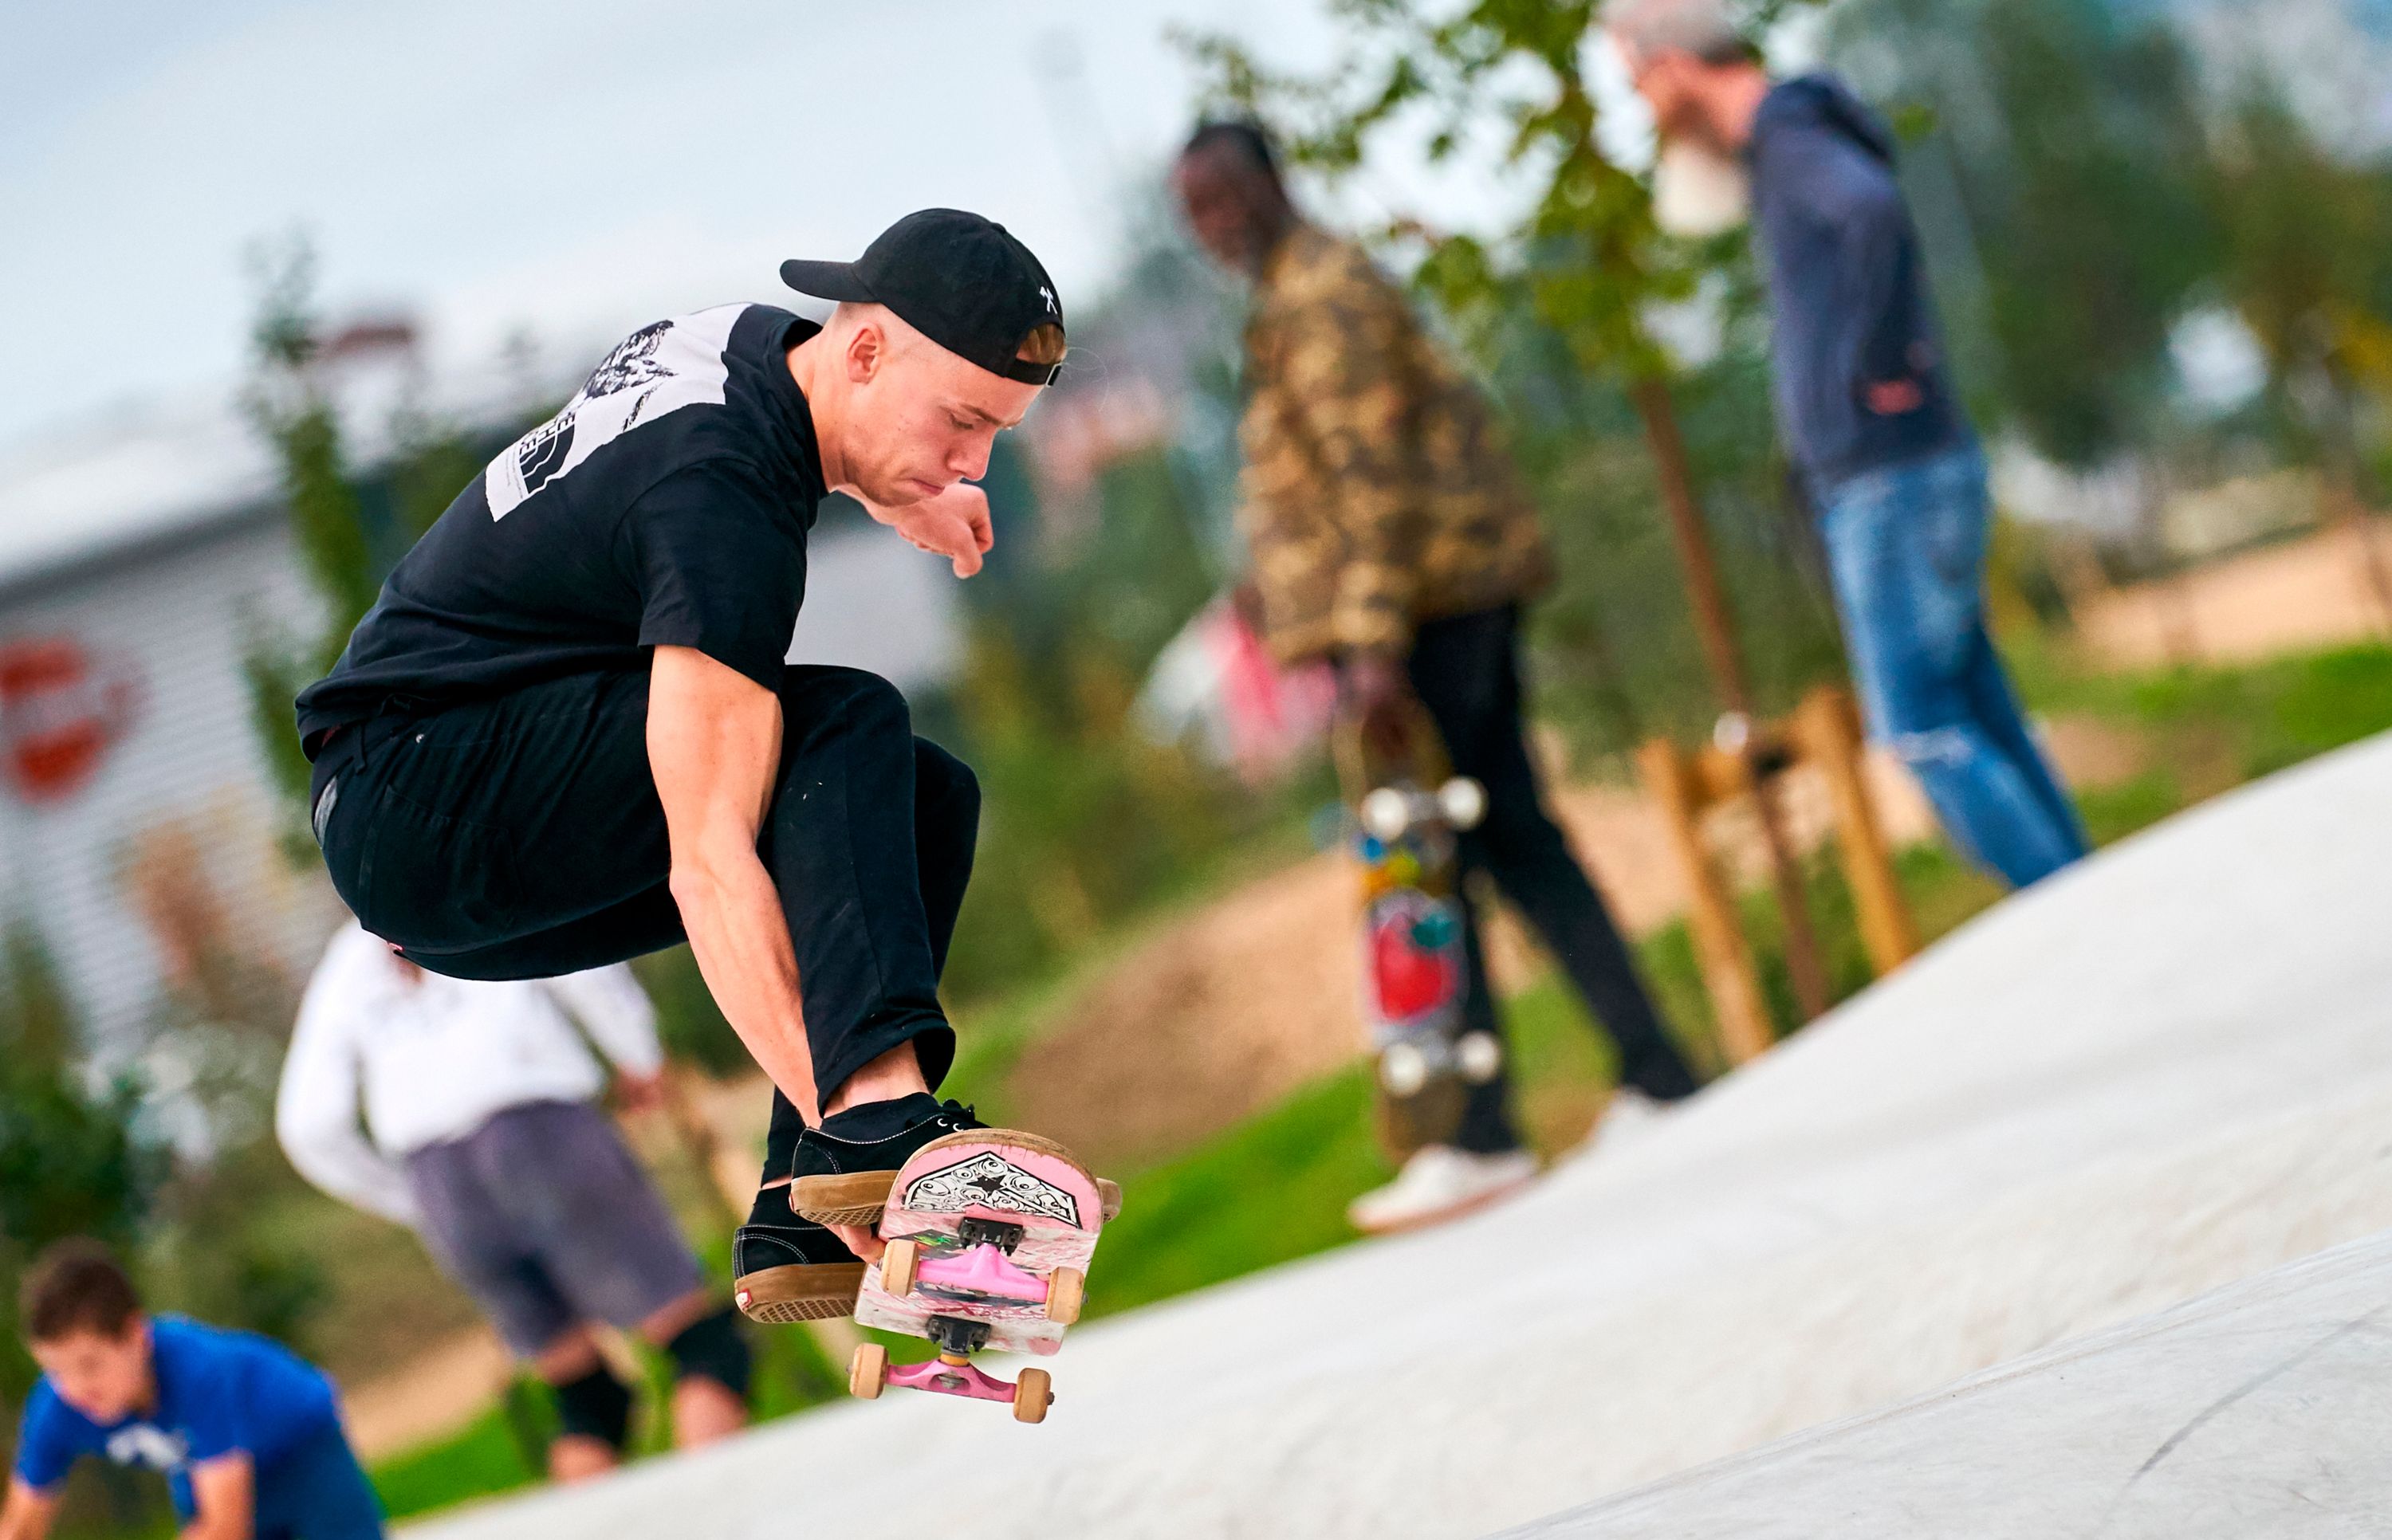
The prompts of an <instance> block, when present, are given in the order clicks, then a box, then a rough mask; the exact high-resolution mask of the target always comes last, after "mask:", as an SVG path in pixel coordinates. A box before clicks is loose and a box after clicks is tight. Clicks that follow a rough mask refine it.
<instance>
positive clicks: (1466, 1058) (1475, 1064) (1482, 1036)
mask: <svg viewBox="0 0 2392 1540" xmlns="http://www.w3.org/2000/svg"><path fill="white" fill-rule="evenodd" d="M1453 1062H1454V1066H1455V1068H1459V1069H1460V1070H1461V1071H1462V1079H1463V1080H1465V1081H1469V1082H1470V1083H1471V1084H1473V1085H1485V1084H1486V1083H1487V1082H1488V1081H1491V1080H1493V1079H1494V1078H1495V1076H1496V1074H1497V1072H1498V1071H1500V1070H1501V1068H1503V1045H1502V1044H1501V1042H1497V1041H1496V1040H1495V1034H1494V1033H1492V1032H1464V1033H1462V1039H1461V1041H1460V1042H1456V1043H1455V1044H1454V1045H1453Z"/></svg>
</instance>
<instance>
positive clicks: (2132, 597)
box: [2074, 521, 2392, 668]
mask: <svg viewBox="0 0 2392 1540" xmlns="http://www.w3.org/2000/svg"><path fill="white" fill-rule="evenodd" d="M2368 531H2369V537H2371V538H2372V539H2373V542H2374V547H2375V555H2376V560H2377V562H2378V563H2381V570H2382V572H2383V573H2384V574H2385V576H2386V581H2387V582H2392V531H2387V530H2386V529H2385V528H2384V527H2383V524H2382V522H2381V521H2376V522H2374V523H2372V524H2370V525H2369V526H2368ZM2374 584H2375V578H2374V576H2373V574H2371V572H2370V570H2369V566H2368V560H2367V548H2366V546H2365V545H2363V544H2361V542H2360V537H2359V536H2358V534H2357V533H2356V532H2354V531H2351V530H2348V529H2332V530H2324V531H2321V532H2320V533H2318V534H2315V535H2309V536H2306V537H2302V538H2300V539H2297V540H2292V541H2287V542H2286V543H2284V544H2282V545H2275V546H2269V547H2267V548H2265V549H2263V550H2253V551H2246V552H2244V553H2243V554H2241V555H2237V556H2229V557H2226V558H2224V559H2223V560H2220V561H2216V562H2211V563H2206V564H2204V565H2202V566H2199V567H2195V568H2194V569H2192V570H2191V571H2190V572H2187V573H2183V574H2181V575H2179V576H2174V577H2169V578H2165V579H2161V580H2158V581H2154V582H2149V583H2138V584H2135V585H2133V586H2131V587H2127V588H2120V589H2110V590H2108V591H2107V592H2105V593H2101V594H2098V595H2095V596H2093V597H2091V598H2089V599H2087V600H2085V601H2083V602H2080V603H2078V604H2077V605H2076V606H2075V612H2076V613H2075V615H2074V619H2075V623H2076V633H2077V641H2078V644H2079V645H2081V646H2083V647H2084V648H2086V649H2087V651H2088V652H2090V653H2091V654H2093V655H2094V656H2096V657H2099V658H2100V659H2102V660H2103V661H2105V662H2107V663H2109V664H2111V665H2113V666H2117V667H2122V668H2149V667H2153V666H2165V665H2167V664H2172V663H2212V664H2216V663H2252V662H2256V661H2257V660H2259V659H2261V658H2267V657H2274V656H2277V655H2279V654H2284V653H2290V652H2299V651H2303V650H2306V649H2310V648H2318V647H2332V646H2336V645H2339V644H2342V643H2346V642H2352V641H2367V640H2370V639H2380V638H2382V637H2384V636H2386V634H2387V631H2392V615H2387V614H2386V605H2385V602H2384V601H2383V600H2382V599H2381V598H2379V597H2378V595H2377V592H2376V589H2375V586H2374Z"/></svg>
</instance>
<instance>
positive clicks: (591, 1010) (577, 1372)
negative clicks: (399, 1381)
mask: <svg viewBox="0 0 2392 1540" xmlns="http://www.w3.org/2000/svg"><path fill="white" fill-rule="evenodd" d="M577 1023H578V1029H577ZM584 1034H587V1041H585V1038H584ZM591 1042H594V1043H596V1044H597V1046H598V1048H599V1049H600V1050H601V1051H602V1052H604V1055H605V1056H606V1058H607V1060H608V1062H609V1063H610V1064H611V1065H612V1066H613V1068H614V1075H615V1082H616V1089H617V1096H618V1098H619V1099H620V1100H621V1101H622V1103H623V1104H624V1105H625V1106H630V1107H634V1108H636V1107H641V1106H652V1105H654V1104H655V1103H656V1100H657V1098H658V1097H659V1095H660V1094H661V1086H662V1071H663V1068H664V1054H663V1051H662V1049H661V1048H660V1047H659V1046H658V1044H657V1042H656V1012H655V1009H654V1007H653V1006H652V1005H651V1004H650V1003H649V1002H648V998H647V996H646V994H645V993H643V991H642V990H641V989H640V986H639V983H638V981H637V980H635V979H634V978H633V977H631V974H630V969H628V968H626V967H624V966H623V965H621V964H616V965H614V966H612V967H605V968H598V969H594V970H592V971H591V972H588V973H578V974H573V975H570V976H568V977H563V978H550V979H541V980H537V981H532V980H526V981H520V982H508V983H478V982H469V981H466V980H462V979H455V978H447V977H441V976H440V975H437V974H432V973H426V972H425V971H423V970H422V969H421V968H418V967H417V966H415V965H414V964H411V963H409V962H407V961H405V960H404V959H402V958H400V957H398V956H397V955H396V954H395V953H394V952H393V951H391V949H390V948H389V946H388V945H387V944H386V943H384V942H383V941H382V940H381V939H379V938H376V937H373V936H370V935H369V934H367V932H366V931H365V930H364V929H363V928H362V927H360V926H359V925H356V924H355V923H351V924H349V925H344V927H343V928H342V929H341V931H340V933H339V934H338V935H336V936H334V937H333V938H332V942H331V946H330V947H328V948H327V949H326V950H325V952H324V958H323V961H322V962H321V963H320V964H318V965H317V969H316V975H315V977H314V978H312V979H311V980H310V981H309V982H308V985H307V991H306V994H305V998H304V999H303V1000H302V1001H301V1003H300V1006H299V1020H298V1024H297V1025H296V1026H295V1027H294V1028H293V1030H292V1034H291V1049H290V1054H289V1056H288V1057H287V1058H286V1059H285V1060H284V1063H283V1067H282V1085H281V1091H280V1095H279V1096H278V1098H277V1101H276V1105H275V1131H276V1132H277V1134H278V1135H279V1136H280V1139H281V1141H282V1148H283V1150H284V1152H285V1153H286V1154H287V1155H289V1156H290V1158H291V1163H292V1165H293V1166H294V1167H296V1168H297V1169H298V1171H299V1173H300V1174H301V1175H302V1176H305V1178H306V1179H307V1180H308V1181H310V1182H312V1183H314V1184H316V1185H317V1186H318V1187H320V1188H322V1189H323V1190H324V1191H325V1192H327V1193H330V1194H331V1195H332V1196H333V1197H337V1198H339V1199H341V1200H342V1201H344V1202H345V1203H349V1204H352V1205H354V1206H355V1207H357V1208H359V1209H363V1210H367V1211H368V1212H370V1213H374V1214H379V1215H381V1216H382V1217H383V1218H384V1219H387V1220H391V1221H393V1222H395V1223H400V1224H404V1225H407V1226H409V1228H411V1229H413V1230H414V1231H415V1232H416V1233H417V1234H418V1235H419V1236H422V1239H423V1242H424V1245H425V1246H426V1247H427V1248H428V1249H430V1250H431V1252H432V1254H433V1256H434V1257H435V1259H436V1260H437V1261H438V1262H440V1264H441V1266H442V1267H443V1269H444V1270H445V1271H447V1272H448V1274H449V1275H451V1276H453V1277H455V1278H456V1279H457V1281H458V1282H459V1283H460V1284H461V1285H462V1286H463V1287H464V1288H466V1290H467V1291H468V1292H470V1293H471V1294H472V1295H473V1296H474V1300H475V1301H476V1302H478V1303H479V1304H480V1305H481V1307H482V1309H483V1311H484V1313H485V1314H487V1315H488V1316H489V1318H490V1321H491V1324H492V1325H493V1326H496V1327H497V1328H498V1331H499V1335H500V1337H501V1338H503V1339H505V1341H506V1343H507V1346H508V1348H509V1349H510V1350H511V1351H513V1352H514V1354H515V1355H516V1356H517V1357H518V1358H520V1359H521V1360H523V1361H524V1362H525V1363H526V1364H527V1365H529V1366H530V1367H531V1369H532V1371H533V1372H534V1373H536V1374H537V1375H539V1378H542V1379H543V1380H545V1381H547V1382H548V1384H549V1385H551V1386H552V1387H553V1388H554V1390H555V1392H556V1401H557V1411H558V1419H559V1422H560V1424H561V1426H562V1432H561V1433H560V1435H559V1436H558V1437H557V1439H556V1440H555V1441H554V1443H552V1444H551V1446H550V1450H549V1470H550V1474H551V1475H552V1476H553V1477H555V1478H556V1479H557V1480H560V1481H572V1480H578V1479H580V1478H582V1477H586V1476H591V1475H596V1474H598V1473H600V1472H603V1471H604V1470H607V1469H612V1468H613V1467H614V1466H615V1464H616V1463H617V1459H618V1458H619V1456H620V1454H621V1450H622V1446H623V1442H624V1438H625V1435H626V1433H627V1432H628V1430H629V1429H630V1407H631V1395H630V1391H629V1390H628V1389H626V1388H625V1387H624V1385H623V1383H622V1382H621V1381H620V1380H619V1379H617V1378H616V1377H615V1376H614V1374H613V1373H612V1372H611V1371H609V1370H608V1368H607V1367H606V1363H605V1360H604V1357H602V1356H601V1354H600V1352H599V1351H598V1343H597V1340H596V1339H595V1338H594V1337H593V1336H592V1334H591V1325H592V1323H594V1322H599V1321H604V1322H605V1323H607V1324H609V1325H612V1326H617V1327H620V1328H621V1329H623V1330H626V1331H637V1332H639V1333H640V1334H641V1335H642V1336H643V1337H644V1338H646V1339H648V1340H649V1341H651V1342H653V1343H655V1344H656V1346H657V1347H659V1348H662V1349H663V1350H664V1351H665V1352H667V1353H668V1354H669V1355H670V1356H671V1358H672V1360H673V1363H674V1368H675V1373H676V1382H675V1386H674V1392H673V1408H672V1409H673V1428H674V1431H675V1434H676V1436H677V1439H678V1441H679V1442H680V1443H682V1444H683V1445H684V1446H687V1445H694V1444H698V1443H708V1442H710V1441H711V1440H714V1439H717V1438H721V1437H722V1436H723V1435H724V1434H726V1433H729V1432H732V1431H734V1430H737V1429H738V1428H740V1427H741V1426H743V1425H744V1424H745V1423H746V1421H747V1379H748V1369H749V1359H748V1352H747V1344H746V1342H745V1340H744V1339H742V1338H741V1337H740V1335H739V1328H738V1326H737V1318H736V1316H735V1314H734V1313H733V1312H732V1311H731V1310H730V1308H729V1307H728V1306H727V1305H725V1304H724V1303H722V1302H721V1300H719V1299H718V1298H717V1297H716V1296H715V1295H714V1293H713V1292H712V1291H711V1290H710V1289H709V1288H708V1287H707V1286H706V1283H705V1279H704V1276H703V1275H702V1274H701V1273H700V1271H699V1268H698V1264H697V1260H696V1258H695V1257H694V1256H693V1255H691V1253H690V1249H689V1244H688V1242H687V1240H686V1239H684V1238H683V1237H682V1234H681V1231H680V1229H679V1228H678V1227H677V1226H676V1225H675V1224H674V1223H673V1219H672V1215H671V1213H670V1212H669V1210H667V1209H666V1207H665V1203H664V1200H663V1198H662V1197H660V1196H659V1195H658V1194H657V1192H656V1187H655V1184H653V1183H651V1182H650V1181H649V1180H648V1177H647V1173H646V1172H645V1171H643V1170H642V1169H641V1167H640V1165H639V1162H638V1160H637V1159H636V1158H634V1157H633V1156H632V1154H631V1152H630V1150H629V1149H628V1148H626V1147H625V1145H624V1144H623V1141H622V1137H621V1135H620V1134H619V1133H617V1132H616V1129H615V1126H614V1124H613V1123H612V1122H611V1121H610V1120H609V1119H607V1117H606V1115H605V1114H604V1112H602V1111H601V1110H600V1109H599V1108H598V1106H596V1102H597V1099H598V1097H599V1096H600V1094H602V1093H603V1092H604V1090H605V1087H606V1071H605V1068H603V1067H602V1066H601V1065H600V1063H599V1061H598V1058H597V1055H594V1054H592V1053H591V1049H590V1043H591ZM360 1103H362V1106H363V1111H364V1120H363V1123H362V1125H361V1124H360V1122H359V1119H358V1111H359V1106H360Z"/></svg>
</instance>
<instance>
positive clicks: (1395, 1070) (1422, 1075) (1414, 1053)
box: [1379, 1042, 1428, 1096]
mask: <svg viewBox="0 0 2392 1540" xmlns="http://www.w3.org/2000/svg"><path fill="white" fill-rule="evenodd" d="M1379 1083H1380V1084H1382V1085H1384V1086H1385V1087H1386V1088H1387V1094H1389V1095H1394V1096H1410V1095H1414V1094H1418V1093H1419V1091H1420V1088H1421V1087H1422V1086H1424V1085H1426V1084H1427V1083H1428V1055H1426V1054H1423V1053H1422V1052H1421V1051H1420V1050H1419V1049H1418V1048H1415V1047H1413V1046H1412V1045H1411V1044H1410V1043H1409V1042H1398V1043H1396V1044H1395V1045H1394V1046H1392V1047H1390V1048H1389V1049H1387V1051H1386V1052H1385V1053H1384V1054H1381V1055H1379Z"/></svg>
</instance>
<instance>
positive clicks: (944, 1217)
mask: <svg viewBox="0 0 2392 1540" xmlns="http://www.w3.org/2000/svg"><path fill="white" fill-rule="evenodd" d="M1119 1204H1120V1197H1119V1193H1118V1189H1114V1188H1113V1187H1112V1184H1111V1183H1107V1182H1100V1181H1098V1178H1097V1177H1096V1176H1095V1175H1093V1174H1092V1173H1091V1172H1090V1171H1088V1169H1087V1168H1086V1167H1085V1166H1084V1165H1082V1164H1081V1163H1080V1162H1079V1161H1078V1160H1077V1159H1076V1158H1073V1157H1072V1153H1071V1152H1070V1151H1069V1150H1066V1149H1065V1148H1063V1146H1062V1145H1058V1144H1056V1143H1054V1142H1053V1141H1052V1140H1048V1139H1042V1138H1040V1137H1038V1136H1037V1135H1036V1134H1034V1133H1024V1132H1020V1131H1019V1130H1015V1129H973V1130H969V1131H968V1132H960V1133H950V1134H948V1135H946V1136H945V1137H943V1138H940V1139H934V1140H932V1141H931V1142H930V1143H929V1144H927V1145H923V1146H922V1147H921V1148H920V1149H919V1150H916V1152H915V1153H914V1156H913V1158H911V1159H909V1160H907V1161H906V1162H905V1164H904V1166H903V1168H902V1169H901V1170H900V1171H898V1173H897V1177H896V1181H895V1182H894V1183H893V1184H891V1186H890V1189H889V1198H888V1203H887V1206H886V1208H885V1209H884V1210H882V1213H881V1219H880V1236H881V1238H882V1239H883V1240H884V1241H886V1242H887V1243H888V1250H887V1252H886V1253H885V1254H884V1255H883V1256H882V1257H881V1259H880V1260H879V1261H878V1262H873V1263H870V1264H868V1265H867V1266H866V1267H865V1268H864V1287H863V1290H862V1292H861V1293H860V1294H859V1295H858V1296H857V1299H856V1305H855V1319H856V1322H857V1324H859V1325H861V1326H877V1327H879V1328H880V1329H882V1330H884V1331H894V1332H902V1333H903V1334H905V1335H907V1336H909V1337H922V1338H927V1339H929V1340H931V1341H933V1342H936V1343H938V1344H939V1347H940V1355H939V1357H938V1358H936V1359H934V1360H932V1361H931V1362H929V1363H928V1364H916V1365H902V1366H900V1367H897V1368H893V1369H892V1368H890V1367H889V1365H888V1361H887V1355H886V1353H885V1352H884V1350H882V1349H881V1347H880V1346H879V1344H877V1343H870V1342H867V1343H865V1344H864V1345H863V1346H862V1347H860V1348H858V1349H857V1350H856V1356H855V1361H854V1363H853V1364H852V1365H851V1372H850V1379H849V1388H850V1389H851V1391H854V1392H855V1393H856V1394H858V1395H860V1396H864V1397H866V1398H869V1397H872V1396H877V1395H878V1394H879V1393H880V1390H881V1388H882V1387H883V1386H885V1385H898V1386H901V1387H905V1388H910V1389H915V1390H925V1391H939V1392H941V1393H942V1394H947V1395H961V1396H969V1397H973V1398H976V1399H979V1400H985V1401H1010V1402H1011V1403H1012V1404H1013V1408H1014V1416H1015V1417H1017V1418H1019V1419H1020V1420H1021V1421H1024V1422H1036V1421H1038V1420H1039V1419H1040V1418H1041V1417H1045V1415H1046V1404H1047V1403H1048V1402H1049V1401H1051V1400H1052V1399H1053V1395H1052V1392H1051V1391H1050V1389H1049V1381H1048V1377H1047V1375H1046V1371H1045V1370H1043V1369H1026V1370H1024V1371H1022V1375H1021V1378H1020V1381H1019V1382H1017V1383H1010V1384H1008V1383H1007V1381H1005V1380H1002V1379H997V1378H994V1377H993V1376H991V1375H989V1374H987V1373H985V1372H984V1371H982V1370H981V1368H980V1367H979V1366H978V1365H975V1364H973V1363H972V1362H971V1355H972V1354H973V1353H975V1352H981V1351H983V1350H987V1351H994V1352H1027V1353H1038V1354H1046V1353H1052V1352H1054V1351H1055V1350H1056V1349H1057V1348H1059V1347H1060V1346H1061V1345H1062V1341H1063V1334H1064V1332H1065V1331H1067V1330H1068V1329H1070V1327H1071V1326H1072V1322H1074V1321H1076V1320H1078V1319H1079V1317H1080V1305H1081V1302H1082V1300H1083V1299H1084V1297H1085V1288H1086V1287H1087V1269H1088V1263H1089V1261H1090V1259H1091V1258H1093V1257H1094V1255H1095V1254H1096V1249H1097V1237H1098V1235H1099V1234H1100V1233H1101V1232H1102V1231H1103V1229H1104V1225H1105V1222H1106V1220H1108V1219H1109V1218H1111V1211H1113V1210H1118V1208H1119Z"/></svg>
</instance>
